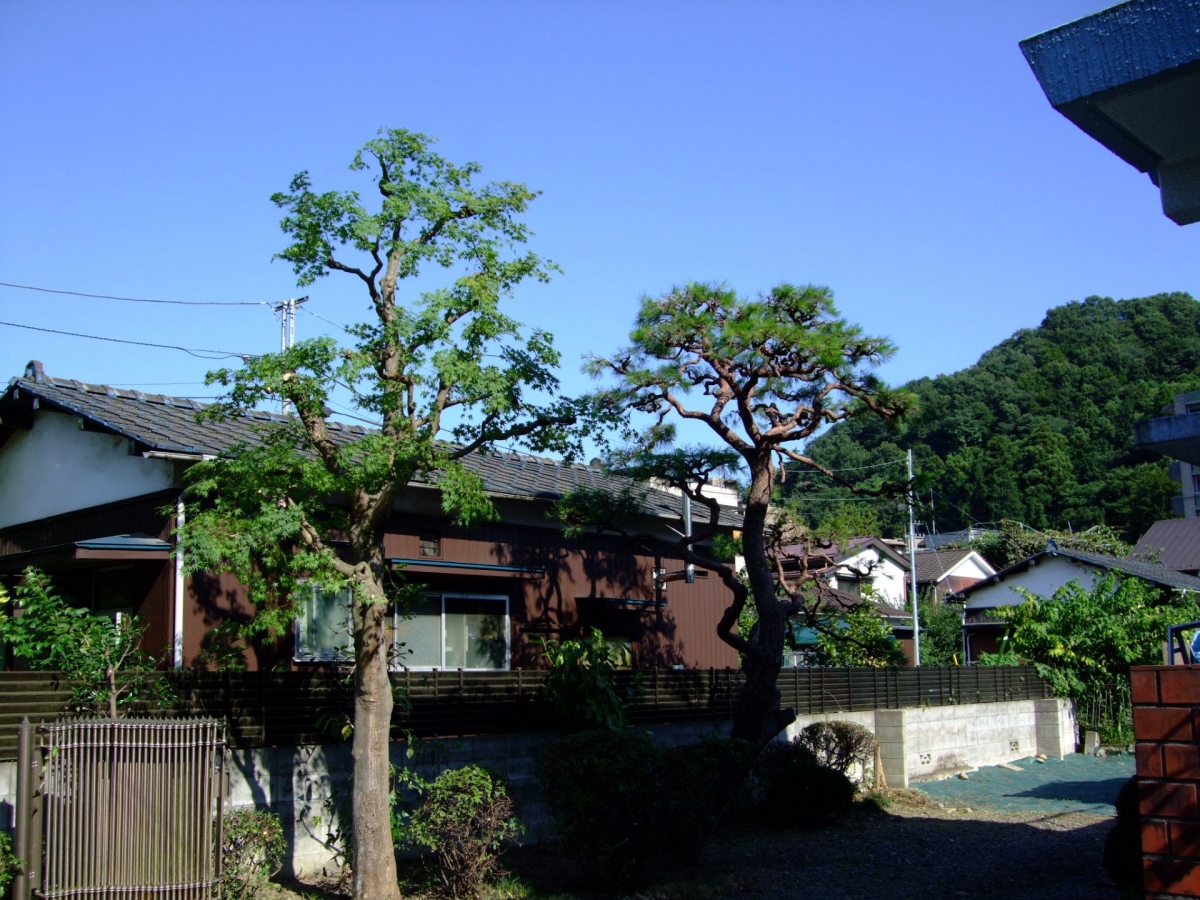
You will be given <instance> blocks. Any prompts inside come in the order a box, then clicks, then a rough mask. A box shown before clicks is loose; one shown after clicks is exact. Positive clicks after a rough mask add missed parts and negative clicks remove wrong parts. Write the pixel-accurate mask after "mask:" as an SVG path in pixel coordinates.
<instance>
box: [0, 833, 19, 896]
mask: <svg viewBox="0 0 1200 900" xmlns="http://www.w3.org/2000/svg"><path fill="white" fill-rule="evenodd" d="M20 868H21V861H20V860H19V859H17V855H16V854H15V853H13V848H12V838H10V837H9V836H8V832H6V831H0V897H3V896H5V895H6V893H7V891H8V886H9V885H10V884H12V881H13V879H14V878H16V877H17V872H19V871H20Z"/></svg>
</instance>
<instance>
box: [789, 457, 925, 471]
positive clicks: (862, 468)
mask: <svg viewBox="0 0 1200 900" xmlns="http://www.w3.org/2000/svg"><path fill="white" fill-rule="evenodd" d="M904 461H905V457H903V456H901V457H898V458H896V459H893V460H889V461H888V462H881V463H874V464H873V465H869V466H852V467H850V468H847V469H830V470H829V471H830V472H833V473H835V474H837V473H839V472H865V471H866V470H867V469H882V468H883V467H884V466H894V465H896V464H897V463H902V462H904ZM794 465H803V464H802V463H794ZM791 474H793V475H797V476H799V475H823V474H824V473H823V472H821V471H820V470H819V469H812V468H809V469H801V470H799V471H793V472H792V473H791Z"/></svg>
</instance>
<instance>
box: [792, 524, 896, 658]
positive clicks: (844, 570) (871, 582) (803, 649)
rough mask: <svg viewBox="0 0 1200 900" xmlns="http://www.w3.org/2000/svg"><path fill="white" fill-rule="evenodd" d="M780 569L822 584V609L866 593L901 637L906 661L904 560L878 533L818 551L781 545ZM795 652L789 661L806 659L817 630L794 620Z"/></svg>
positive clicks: (851, 601) (845, 605) (834, 608)
mask: <svg viewBox="0 0 1200 900" xmlns="http://www.w3.org/2000/svg"><path fill="white" fill-rule="evenodd" d="M780 553H781V554H782V558H781V560H780V565H781V567H782V568H783V571H784V573H785V574H788V573H798V572H800V571H801V570H805V571H807V572H808V573H809V574H810V575H812V576H814V577H815V578H816V579H817V580H818V581H819V582H820V584H821V586H822V588H821V594H820V602H821V609H822V610H823V611H828V612H829V614H830V615H836V613H837V611H838V610H839V608H840V609H843V610H844V609H846V608H848V607H850V606H856V605H858V604H861V603H862V602H863V600H864V598H866V600H867V602H869V603H870V604H871V607H872V608H873V609H874V610H875V611H876V612H878V613H879V615H880V616H881V617H882V618H883V620H884V622H885V623H886V624H887V625H888V627H889V628H890V629H891V631H892V635H893V636H894V637H895V638H896V640H897V641H899V642H900V645H901V646H902V647H903V648H904V652H905V653H906V654H907V655H908V658H909V660H910V661H911V660H912V659H913V658H914V652H913V629H912V613H911V612H905V610H906V609H907V608H908V606H909V605H910V604H909V602H908V599H907V598H908V571H909V568H908V559H907V558H906V557H905V556H903V555H902V554H901V553H900V552H899V551H898V550H896V548H895V547H893V546H891V545H890V544H889V543H888V542H886V541H885V540H883V539H882V538H878V537H855V538H850V539H849V540H847V541H844V542H841V543H839V544H837V545H834V546H831V547H829V548H828V549H825V550H820V549H815V548H812V547H808V546H803V545H799V544H794V545H788V546H785V547H782V548H781V550H780ZM793 643H794V645H795V647H796V652H795V653H794V654H793V656H792V657H791V658H790V660H789V661H790V664H791V665H803V664H806V660H807V659H808V658H809V657H810V656H811V653H810V652H809V651H810V649H811V647H813V646H815V644H816V634H815V632H813V631H812V630H811V629H809V628H806V627H804V626H803V625H802V624H800V623H798V624H797V625H796V626H795V627H794V628H793Z"/></svg>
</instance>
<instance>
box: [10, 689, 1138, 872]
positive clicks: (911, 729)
mask: <svg viewBox="0 0 1200 900" xmlns="http://www.w3.org/2000/svg"><path fill="white" fill-rule="evenodd" d="M815 721H850V722H857V723H858V724H860V725H862V726H864V727H866V728H867V729H869V730H870V731H872V732H873V733H874V734H875V736H876V739H877V740H878V741H879V744H880V756H881V760H882V763H883V772H884V775H885V777H886V778H887V781H888V784H889V785H891V786H892V787H908V786H909V784H910V783H911V781H913V780H917V779H920V778H925V777H931V776H934V777H936V775H937V774H939V773H942V774H944V773H945V772H946V771H950V770H951V768H952V767H953V768H966V767H973V766H981V765H992V764H995V763H997V762H1005V761H1008V760H1012V759H1019V758H1021V757H1023V756H1029V755H1031V754H1032V753H1033V752H1044V753H1047V754H1053V755H1061V754H1062V753H1066V752H1071V751H1072V750H1073V749H1074V740H1075V735H1074V722H1073V719H1072V718H1071V715H1070V704H1069V703H1067V702H1066V701H1061V700H1051V701H1046V700H1022V701H1011V702H1007V703H975V704H961V705H958V706H946V707H932V708H926V709H892V710H885V709H879V710H871V711H866V712H853V713H836V714H833V713H831V714H828V715H823V716H804V717H802V718H800V719H798V720H797V721H796V722H795V723H794V724H793V725H791V726H790V727H789V728H788V729H787V731H786V732H785V734H784V735H781V739H790V738H791V737H794V736H795V734H796V733H797V732H798V731H799V730H800V729H802V728H804V727H805V726H807V725H809V724H811V723H812V722H815ZM653 731H654V735H655V737H656V738H657V739H658V740H659V741H661V742H662V743H664V744H668V745H676V744H686V743H694V742H696V741H698V740H700V739H701V738H703V737H705V736H706V735H717V736H726V735H728V731H729V723H728V722H725V723H718V724H710V723H697V724H677V725H669V726H660V727H657V728H655V729H653ZM556 739H557V735H555V734H517V735H496V736H481V737H473V738H461V739H441V740H435V739H430V740H422V741H417V742H415V744H414V748H413V749H414V756H413V758H412V760H410V759H409V758H408V755H407V751H408V746H407V745H406V744H404V743H400V742H397V743H395V744H393V745H392V749H391V757H392V763H393V764H394V765H396V766H405V765H410V764H415V766H416V769H417V771H418V772H419V773H420V774H421V775H422V776H423V777H425V778H433V777H435V776H436V775H437V774H438V773H439V772H440V771H442V770H443V769H446V768H452V767H458V766H463V765H466V764H468V763H475V764H477V765H482V766H485V767H486V768H488V769H491V770H493V771H496V772H499V773H500V774H502V775H504V776H505V777H506V778H507V779H508V782H509V787H510V790H511V792H512V794H513V799H514V800H515V801H516V804H517V810H518V814H519V815H520V817H521V819H522V821H523V822H524V823H525V825H526V827H527V829H528V830H527V832H526V834H525V835H524V837H523V840H525V841H528V842H536V841H539V840H542V839H544V838H545V837H546V836H548V834H549V830H550V816H549V810H548V809H547V807H546V804H545V802H544V800H543V798H542V796H541V793H540V790H539V788H538V785H537V781H536V778H535V776H534V767H535V765H536V760H537V756H538V753H539V752H540V751H541V749H542V748H543V747H545V746H546V745H547V744H549V743H551V742H553V741H554V740H556ZM1014 743H1015V747H1016V749H1014ZM1067 748H1069V749H1067ZM1139 758H1140V757H1139ZM16 768H17V767H16V763H15V762H3V763H0V827H3V826H8V825H10V823H11V821H12V818H11V817H12V803H13V801H14V799H15V795H16ZM228 769H229V786H228V791H227V794H226V808H227V809H232V808H238V807H250V806H254V807H258V808H260V809H270V810H271V811H273V812H274V813H276V814H277V815H278V816H279V817H280V820H281V822H282V823H283V827H284V832H285V835H286V837H287V838H288V842H289V845H290V846H291V848H292V853H291V857H290V859H289V860H288V861H287V868H286V869H285V872H284V874H285V875H288V876H298V877H303V876H307V875H314V874H320V873H321V872H322V870H325V871H333V870H336V869H337V868H338V867H339V858H338V853H337V851H336V848H337V844H338V840H337V833H338V829H339V827H344V823H342V822H341V821H340V816H341V815H343V814H344V813H343V810H344V809H345V798H346V797H347V795H348V792H349V778H350V772H351V769H352V761H351V758H350V747H349V745H347V744H326V745H321V746H304V747H271V748H261V749H235V750H232V751H230V759H229V767H228ZM581 777H586V776H584V775H582V773H581Z"/></svg>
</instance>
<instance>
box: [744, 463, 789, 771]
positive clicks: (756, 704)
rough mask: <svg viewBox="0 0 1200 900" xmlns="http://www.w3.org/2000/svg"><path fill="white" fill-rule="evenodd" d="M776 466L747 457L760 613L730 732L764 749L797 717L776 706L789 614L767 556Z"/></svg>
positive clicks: (751, 552) (749, 571)
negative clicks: (783, 603)
mask: <svg viewBox="0 0 1200 900" xmlns="http://www.w3.org/2000/svg"><path fill="white" fill-rule="evenodd" d="M774 474H775V473H774V467H773V466H772V465H771V457H770V454H769V453H765V454H762V455H760V456H759V457H758V458H756V459H753V460H751V461H750V490H749V492H748V494H747V498H746V515H745V518H744V519H743V531H742V535H743V537H742V552H743V554H744V558H745V560H746V576H747V578H748V580H749V582H750V596H751V598H752V599H753V602H754V608H755V610H756V611H757V613H758V624H757V625H756V626H755V628H754V632H753V634H752V635H751V636H750V642H751V643H752V644H753V645H754V650H755V652H753V653H746V654H745V659H744V662H743V665H742V669H743V671H744V672H745V674H746V682H745V684H744V685H743V686H742V690H741V692H740V693H739V695H738V706H737V712H736V713H735V715H734V719H733V732H732V736H733V737H735V738H740V739H741V740H744V741H749V742H750V743H751V744H752V745H753V746H755V747H760V748H761V747H765V746H766V745H767V744H768V743H769V742H770V741H772V740H774V738H775V736H776V735H777V734H779V732H780V731H782V730H783V729H784V728H786V727H787V726H788V725H790V724H791V723H792V722H794V721H795V720H796V713H795V711H794V710H791V709H787V710H781V709H780V695H779V688H778V687H777V686H776V681H777V680H778V678H779V670H780V668H782V666H783V639H784V634H785V632H786V630H787V617H786V616H785V615H784V611H783V606H782V605H781V604H780V602H779V599H778V597H777V585H776V584H775V575H774V573H773V572H772V571H771V563H770V561H769V560H768V558H767V547H766V538H765V531H766V524H767V510H768V508H769V507H770V503H771V487H772V484H773V482H774Z"/></svg>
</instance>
